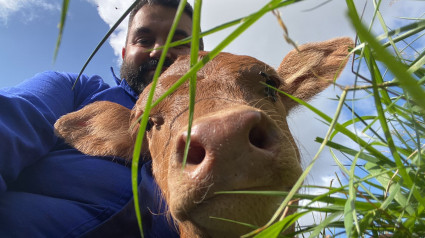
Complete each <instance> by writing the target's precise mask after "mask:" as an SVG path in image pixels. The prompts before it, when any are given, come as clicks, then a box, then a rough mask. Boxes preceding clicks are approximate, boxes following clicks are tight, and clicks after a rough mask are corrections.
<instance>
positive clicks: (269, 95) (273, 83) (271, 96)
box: [259, 71, 279, 102]
mask: <svg viewBox="0 0 425 238" xmlns="http://www.w3.org/2000/svg"><path fill="white" fill-rule="evenodd" d="M259 74H260V75H261V76H263V77H264V78H266V84H267V85H270V86H272V87H274V88H277V87H278V86H279V85H278V84H277V83H276V81H275V80H273V79H271V78H270V77H269V75H268V74H266V73H264V72H263V71H260V73H259ZM264 92H265V94H266V96H267V98H269V99H270V100H272V101H273V102H276V101H277V92H276V90H274V89H273V88H270V87H266V88H265V89H264Z"/></svg>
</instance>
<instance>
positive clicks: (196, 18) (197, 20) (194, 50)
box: [182, 0, 202, 169]
mask: <svg viewBox="0 0 425 238" xmlns="http://www.w3.org/2000/svg"><path fill="white" fill-rule="evenodd" d="M201 7H202V0H195V4H194V9H193V17H192V22H193V25H192V43H191V47H190V67H193V66H194V65H195V64H196V63H197V62H198V51H199V37H200V36H199V33H200V32H201ZM195 96H196V73H195V74H194V75H193V76H192V77H191V78H190V83H189V120H188V126H187V136H186V145H185V148H184V156H183V165H182V169H183V168H184V167H185V165H186V160H187V155H188V153H189V148H190V138H191V131H192V123H193V112H194V110H195Z"/></svg>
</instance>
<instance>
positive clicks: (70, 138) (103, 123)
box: [55, 101, 136, 160]
mask: <svg viewBox="0 0 425 238" xmlns="http://www.w3.org/2000/svg"><path fill="white" fill-rule="evenodd" d="M130 116H131V110H130V109H128V108H125V107H123V106H121V105H118V104H116V103H112V102H107V101H99V102H94V103H92V104H89V105H87V106H85V107H84V108H83V109H81V110H78V111H76V112H72V113H69V114H66V115H64V116H62V117H61V118H59V119H58V120H57V121H56V123H55V132H56V134H57V135H58V136H59V137H62V138H64V139H65V141H66V142H67V143H68V144H70V145H72V146H74V147H75V148H76V149H78V150H79V151H81V152H83V153H84V154H88V155H93V156H118V157H123V158H125V159H128V160H130V159H131V158H132V154H133V148H134V142H135V137H136V135H135V133H134V132H133V131H134V130H133V131H130V126H131V125H130V120H131V119H130Z"/></svg>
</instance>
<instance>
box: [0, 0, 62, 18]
mask: <svg viewBox="0 0 425 238" xmlns="http://www.w3.org/2000/svg"><path fill="white" fill-rule="evenodd" d="M60 9H61V7H60V5H59V4H58V3H57V2H50V1H48V0H0V23H2V24H7V22H8V19H9V17H10V16H12V15H13V14H16V13H19V12H21V13H22V16H24V17H22V18H21V20H23V21H31V20H33V19H34V18H36V17H37V16H39V15H41V14H42V12H43V11H60Z"/></svg>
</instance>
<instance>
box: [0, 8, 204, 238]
mask: <svg viewBox="0 0 425 238" xmlns="http://www.w3.org/2000/svg"><path fill="white" fill-rule="evenodd" d="M178 4H179V1H178V0H141V1H140V3H139V4H138V6H137V7H136V8H135V9H134V10H133V11H132V13H131V14H130V21H129V28H128V29H129V31H128V35H127V40H126V44H125V47H124V48H123V50H122V57H123V65H122V68H121V77H122V79H121V80H120V79H117V78H116V77H115V76H114V77H115V79H116V82H117V84H118V86H115V87H110V86H109V85H107V84H105V83H104V82H103V80H102V79H101V78H100V77H98V76H93V77H88V76H85V75H83V76H82V77H81V79H80V80H79V81H78V82H77V84H76V86H75V89H74V90H71V88H72V85H73V84H74V82H75V80H76V74H68V73H57V72H44V73H41V74H37V75H36V76H34V78H32V79H29V80H27V81H25V82H23V83H21V84H19V85H18V86H16V87H12V88H8V89H3V90H0V112H1V113H0V141H1V143H0V237H81V236H88V237H95V236H98V237H108V236H109V237H128V236H139V233H138V232H139V231H138V228H137V224H136V223H135V216H134V209H133V201H132V196H133V195H132V191H131V179H130V176H131V174H130V168H129V166H130V163H128V161H124V160H123V159H121V158H105V157H90V156H86V155H83V154H81V153H80V152H78V151H77V150H76V149H74V148H72V147H70V146H68V145H67V144H65V143H64V142H63V141H62V140H61V139H58V138H57V137H56V136H55V135H54V130H53V124H54V123H55V121H56V120H57V119H58V118H59V117H60V116H62V115H64V114H66V113H69V112H72V111H76V110H78V109H81V108H82V107H84V106H85V105H87V104H89V103H92V102H94V101H98V100H108V101H112V102H116V103H119V104H121V105H123V106H126V107H128V108H132V107H133V105H134V103H135V101H136V100H137V96H138V94H139V93H140V92H141V91H142V90H143V88H144V87H145V86H146V85H147V84H148V83H149V82H150V81H151V80H152V76H153V72H154V70H155V67H156V63H157V61H158V59H159V56H160V54H161V51H159V50H153V51H149V50H150V49H152V48H156V47H158V46H161V45H163V44H164V43H165V40H166V37H167V35H168V32H169V29H170V26H171V24H172V22H173V19H174V15H175V12H176V9H177V6H178ZM191 16H192V10H191V7H190V6H187V7H186V9H185V14H183V16H182V19H181V21H180V23H179V26H178V29H177V31H176V34H175V39H174V40H179V39H181V38H184V37H186V36H189V35H190V33H191V29H192V20H191ZM201 45H202V43H201ZM201 47H202V46H201ZM189 49H190V48H189V46H188V45H183V46H179V47H176V48H171V49H170V50H169V52H168V54H167V62H166V63H167V65H169V64H170V63H172V62H173V61H174V60H175V59H176V57H177V56H178V55H180V54H187V53H188V52H189ZM165 67H166V66H165ZM142 163H143V164H142V165H141V169H140V176H139V178H140V185H139V188H140V199H141V202H140V207H141V210H142V211H141V212H142V216H143V217H142V219H143V227H144V231H145V237H172V236H177V233H176V230H175V228H174V227H173V226H172V225H171V223H170V222H168V221H167V219H166V217H165V213H164V204H161V202H160V201H161V200H160V199H159V196H158V190H157V188H156V185H155V183H154V181H153V178H152V174H151V167H150V162H148V161H147V160H144V161H143V162H142ZM160 208H161V209H162V210H161V209H160ZM118 234H119V235H118Z"/></svg>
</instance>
